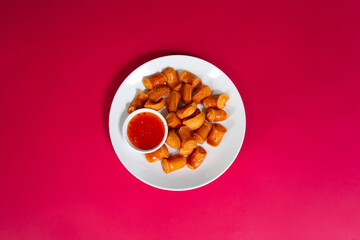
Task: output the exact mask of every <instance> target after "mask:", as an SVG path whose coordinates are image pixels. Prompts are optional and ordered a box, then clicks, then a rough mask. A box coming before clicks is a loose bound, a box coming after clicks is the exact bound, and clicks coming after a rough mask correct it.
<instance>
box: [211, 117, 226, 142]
mask: <svg viewBox="0 0 360 240" xmlns="http://www.w3.org/2000/svg"><path fill="white" fill-rule="evenodd" d="M226 132H227V129H226V128H225V127H224V126H222V125H220V124H218V123H215V124H213V126H212V128H211V131H210V133H209V136H208V138H207V143H208V144H209V145H211V146H213V147H217V146H219V144H220V142H221V141H222V139H223V136H224V134H225V133H226Z"/></svg>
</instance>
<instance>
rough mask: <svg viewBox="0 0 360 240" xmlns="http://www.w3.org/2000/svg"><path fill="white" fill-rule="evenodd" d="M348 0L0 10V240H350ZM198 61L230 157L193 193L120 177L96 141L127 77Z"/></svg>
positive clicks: (357, 168)
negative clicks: (229, 104) (221, 105)
mask: <svg viewBox="0 0 360 240" xmlns="http://www.w3.org/2000/svg"><path fill="white" fill-rule="evenodd" d="M359 12H360V2H359V1H343V0H342V1H341V0H339V1H335V0H333V1H318V0H317V1H314V0H311V1H296V2H294V1H288V0H274V1H250V0H248V1H206V2H205V1H204V2H203V3H200V2H198V3H192V1H179V2H172V1H134V0H132V1H98V2H96V1H76V2H74V1H2V3H1V4H0V80H1V85H0V121H1V125H0V143H1V148H0V239H244V240H250V239H277V240H279V239H316V240H319V239H320V240H321V239H335V240H336V239H339V240H344V239H348V240H359V239H360V150H359V149H360V148H359V142H360V140H359V134H360V131H359V130H360V129H359V121H360V107H359V103H360V99H359V87H360V84H359V82H360V44H359V43H360V17H359ZM168 54H188V55H193V56H196V57H200V58H203V59H205V60H207V61H210V62H211V63H213V64H215V65H216V66H218V67H219V68H220V69H222V70H223V71H224V72H225V73H226V74H227V75H228V76H229V77H230V78H231V79H232V80H233V81H234V83H235V85H236V86H237V88H238V90H239V92H240V94H241V96H242V98H243V101H244V104H245V110H246V113H247V132H246V137H245V142H244V145H243V147H242V149H241V151H240V154H239V155H238V157H237V159H236V160H235V162H234V164H233V165H232V166H231V167H230V168H229V170H228V171H227V172H226V173H225V174H224V175H222V176H221V177H220V178H219V179H217V180H216V181H214V182H212V183H211V184H209V185H207V186H205V187H202V188H200V189H196V190H191V191H186V192H169V191H164V190H159V189H155V188H153V187H150V186H148V185H146V184H144V183H142V182H141V181H139V180H137V179H136V178H135V177H133V176H132V175H131V174H130V173H129V172H128V171H127V170H126V169H125V168H124V167H123V165H122V164H121V162H120V161H119V159H118V158H117V156H116V154H115V152H114V150H113V148H112V146H111V143H110V138H109V134H108V125H107V122H108V114H109V109H110V105H111V101H112V98H113V96H114V94H115V92H116V90H117V88H118V87H119V85H120V84H121V82H122V80H123V79H124V78H125V77H126V76H127V75H128V74H129V73H130V72H131V71H133V70H134V69H135V68H137V67H138V66H139V65H141V64H143V63H145V62H146V61H148V60H151V59H153V58H156V57H159V56H164V55H168Z"/></svg>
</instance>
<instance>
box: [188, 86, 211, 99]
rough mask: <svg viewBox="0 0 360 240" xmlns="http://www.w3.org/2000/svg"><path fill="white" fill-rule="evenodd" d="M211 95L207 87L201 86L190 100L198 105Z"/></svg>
mask: <svg viewBox="0 0 360 240" xmlns="http://www.w3.org/2000/svg"><path fill="white" fill-rule="evenodd" d="M210 95H211V89H210V87H209V86H208V85H201V86H200V88H199V90H198V91H197V93H195V95H194V96H193V98H192V100H193V101H194V102H196V103H200V102H201V101H202V100H203V99H204V98H206V97H208V96H210Z"/></svg>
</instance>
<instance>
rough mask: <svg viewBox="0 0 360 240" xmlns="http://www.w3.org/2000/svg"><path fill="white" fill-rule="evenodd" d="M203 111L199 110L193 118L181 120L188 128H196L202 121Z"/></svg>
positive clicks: (203, 117) (203, 118)
mask: <svg viewBox="0 0 360 240" xmlns="http://www.w3.org/2000/svg"><path fill="white" fill-rule="evenodd" d="M204 120H205V113H203V112H201V113H199V114H198V115H196V116H195V117H193V118H190V119H186V120H183V122H182V123H183V124H184V125H185V126H188V127H189V128H190V130H196V129H198V128H199V127H201V125H202V124H203V123H204Z"/></svg>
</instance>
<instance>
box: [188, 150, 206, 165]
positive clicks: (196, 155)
mask: <svg viewBox="0 0 360 240" xmlns="http://www.w3.org/2000/svg"><path fill="white" fill-rule="evenodd" d="M206 154H207V153H206V150H205V149H204V148H203V147H201V146H198V147H197V148H195V149H194V151H192V153H191V154H190V155H189V156H188V158H187V163H186V165H187V166H188V168H190V169H192V170H194V169H196V168H198V167H199V166H200V165H201V164H202V163H203V161H204V159H205V157H206Z"/></svg>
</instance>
